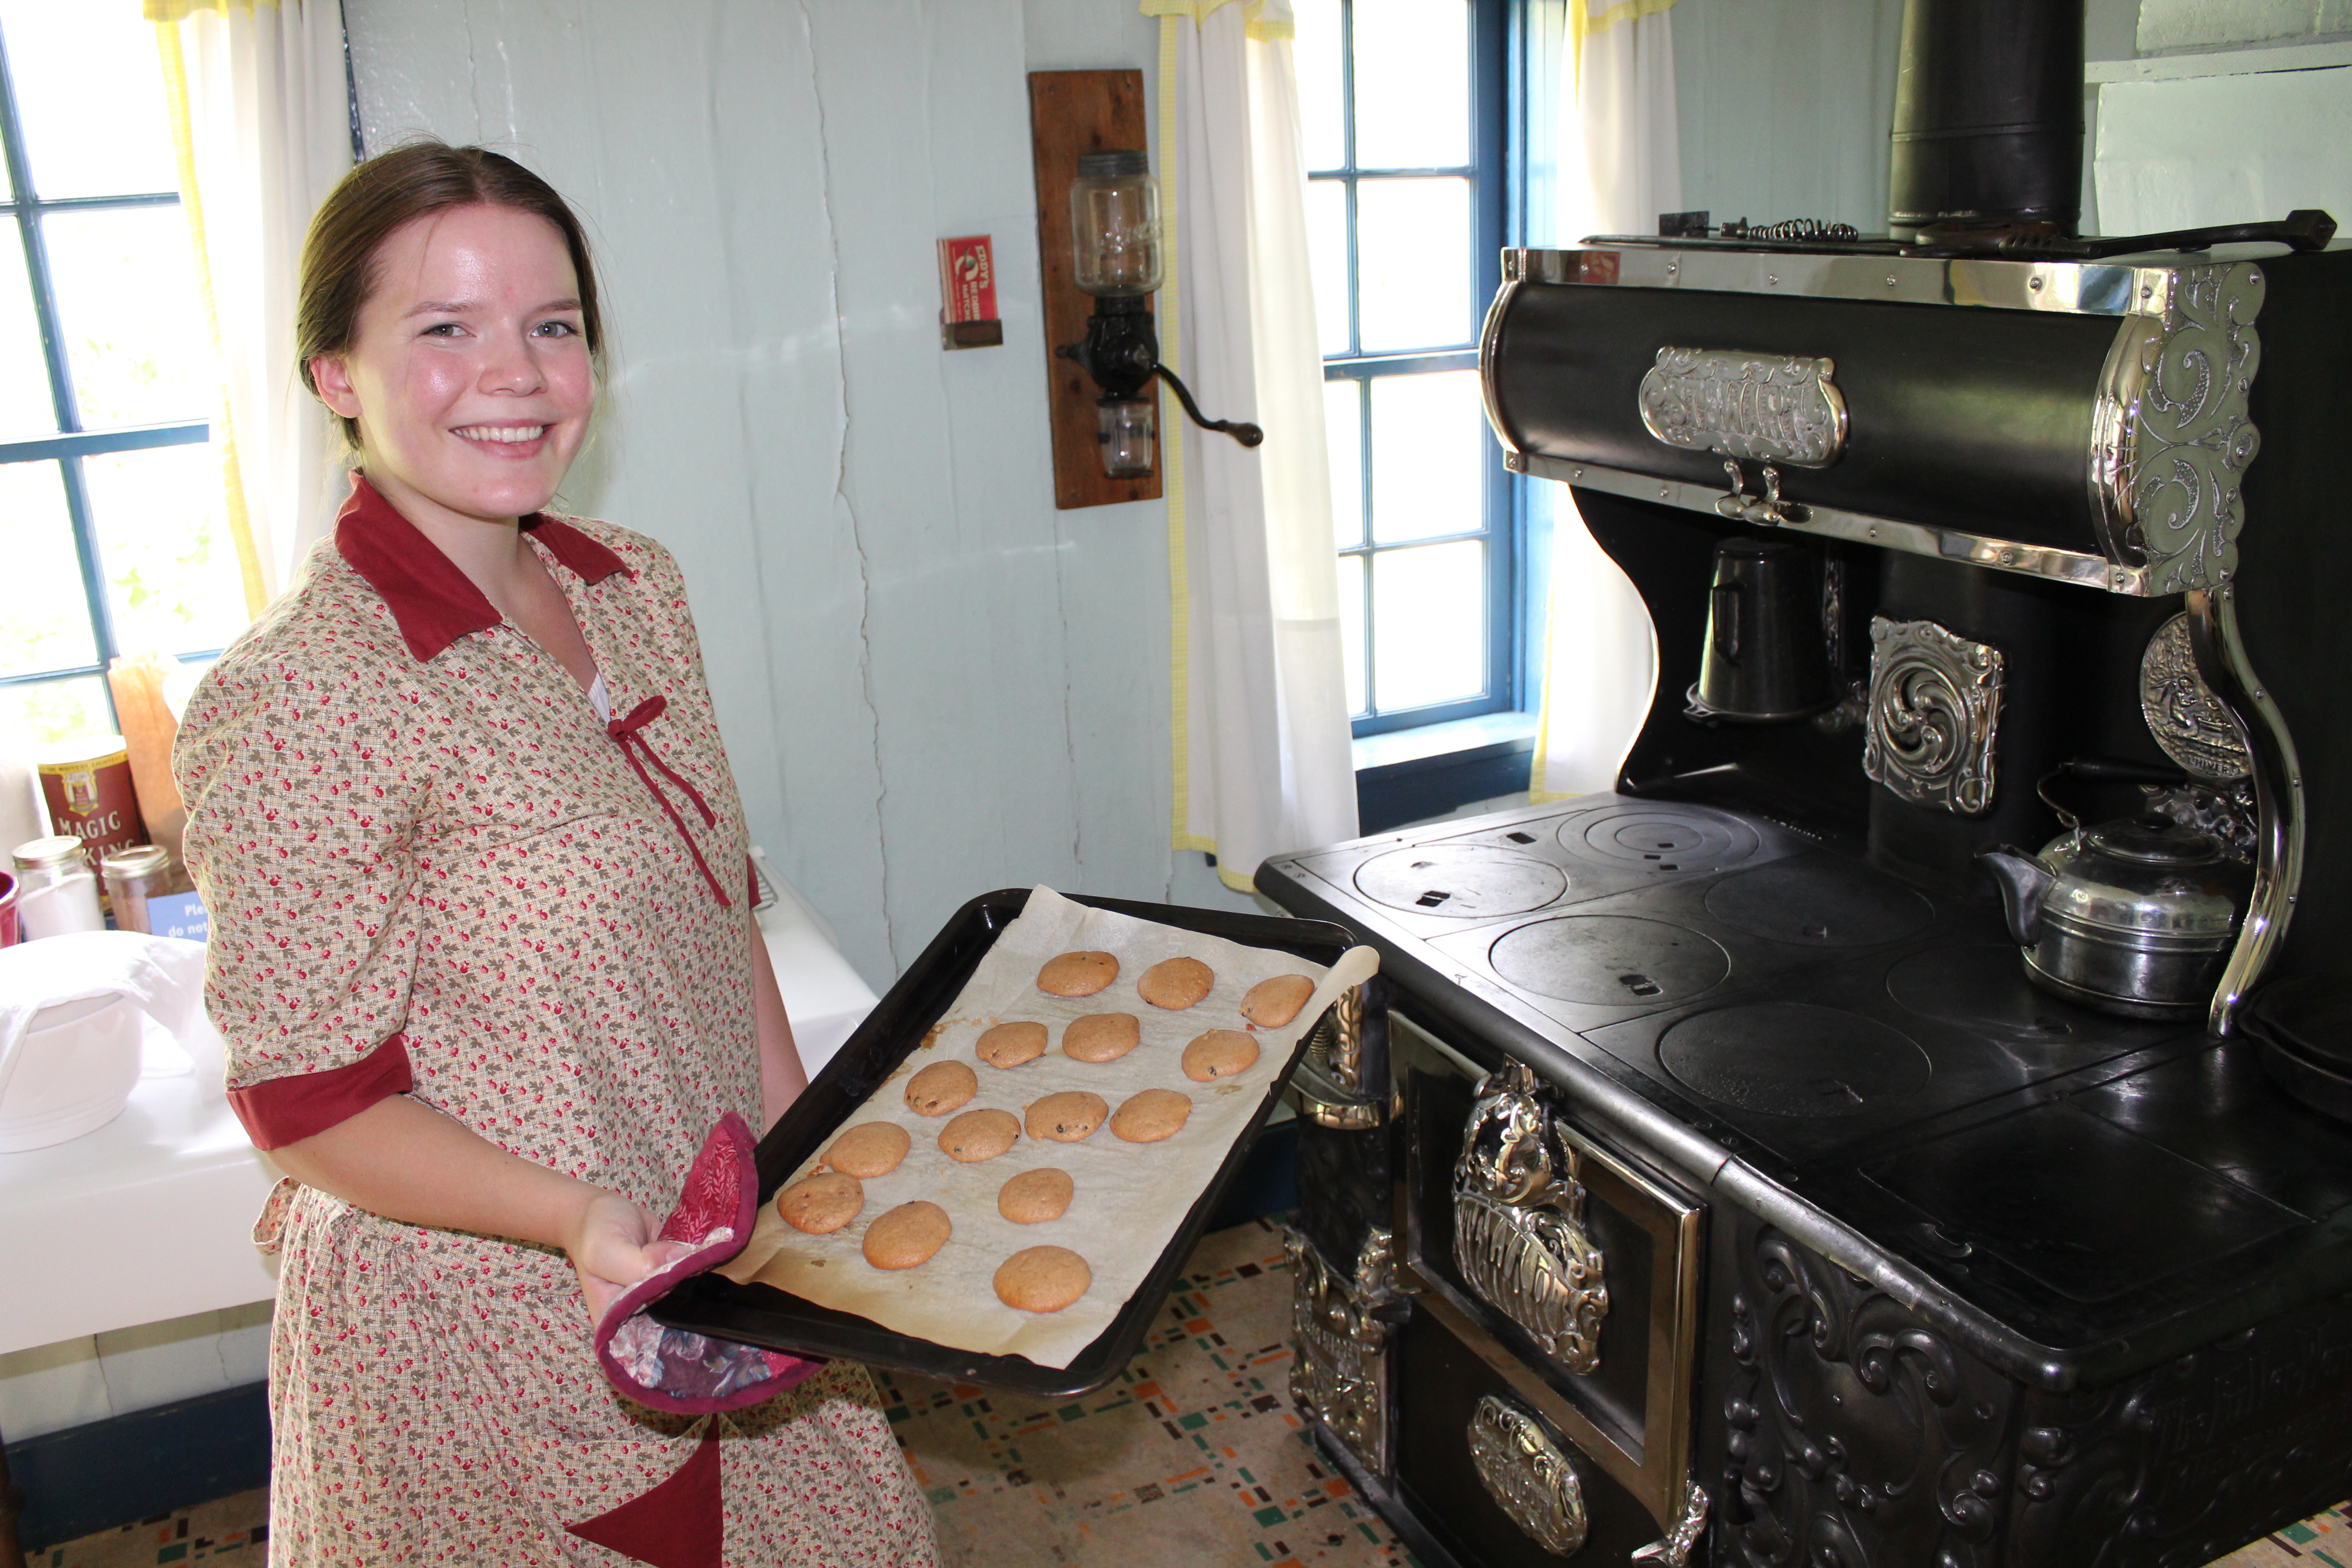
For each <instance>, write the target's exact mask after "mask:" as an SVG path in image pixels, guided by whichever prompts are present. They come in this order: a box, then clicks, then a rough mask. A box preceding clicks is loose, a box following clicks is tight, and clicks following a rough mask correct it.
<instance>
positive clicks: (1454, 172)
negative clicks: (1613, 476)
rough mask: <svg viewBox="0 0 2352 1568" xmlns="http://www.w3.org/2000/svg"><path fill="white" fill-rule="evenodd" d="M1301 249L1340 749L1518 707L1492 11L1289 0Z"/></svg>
mask: <svg viewBox="0 0 2352 1568" xmlns="http://www.w3.org/2000/svg"><path fill="white" fill-rule="evenodd" d="M1298 9H1299V40H1300V42H1299V69H1300V76H1301V98H1302V110H1303V112H1304V115H1305V117H1306V119H1307V122H1308V123H1307V127H1306V140H1307V161H1308V164H1309V170H1308V182H1309V184H1308V204H1309V218H1308V224H1309V230H1310V236H1311V240H1310V244H1311V246H1312V248H1313V250H1314V253H1315V254H1314V261H1315V268H1316V286H1317V294H1318V300H1317V307H1318V314H1319V315H1320V316H1321V318H1322V321H1321V331H1322V337H1323V347H1324V370H1323V374H1324V380H1325V384H1326V393H1327V398H1326V407H1327V411H1328V416H1329V433H1330V439H1331V450H1332V469H1333V472H1332V489H1333V510H1334V522H1335V526H1336V531H1337V532H1338V535H1339V569H1340V594H1341V599H1342V604H1343V624H1344V626H1345V635H1346V638H1347V643H1348V662H1349V700H1350V707H1351V709H1352V710H1353V725H1354V731H1355V733H1356V734H1358V735H1360V736H1361V735H1371V734H1379V733H1381V732H1384V731H1391V730H1398V729H1403V728H1407V727H1411V726H1417V725H1423V724H1430V723H1436V722H1440V721H1445V720H1449V719H1460V718H1467V717H1470V716H1472V715H1475V714H1481V713H1490V712H1495V711H1497V710H1506V709H1511V708H1515V707H1517V706H1519V705H1520V704H1521V700H1522V699H1523V697H1524V696H1525V695H1526V693H1525V692H1524V690H1523V687H1524V685H1525V677H1524V673H1523V666H1524V662H1525V660H1524V657H1523V656H1524V652H1525V647H1526V638H1527V630H1526V623H1527V619H1528V616H1527V614H1526V611H1525V608H1524V603H1525V598H1526V595H1525V593H1524V585H1523V584H1522V582H1521V580H1520V571H1521V562H1522V557H1523V554H1524V552H1523V550H1522V547H1521V540H1520V537H1519V536H1520V533H1521V531H1522V523H1521V521H1520V511H1521V509H1520V507H1519V505H1518V495H1517V490H1518V483H1519V481H1518V480H1517V478H1516V477H1515V476H1513V475H1512V474H1510V473H1509V472H1508V471H1507V470H1506V469H1505V468H1504V467H1503V464H1502V454H1501V452H1500V450H1499V449H1498V448H1497V447H1496V444H1495V442H1494V440H1493V438H1492V437H1491V436H1490V435H1489V434H1488V432H1487V430H1486V422H1485V419H1484V416H1483V415H1482V414H1481V412H1480V405H1479V400H1478V395H1477V364H1478V347H1477V342H1478V339H1477V334H1478V327H1479V322H1480V321H1481V319H1482V317H1483V315H1484V313H1485V309H1486V301H1487V300H1490V299H1492V298H1493V296H1494V293H1495V289H1496V286H1497V285H1498V284H1499V282H1500V280H1501V279H1500V256H1499V253H1500V251H1501V248H1502V247H1503V244H1504V243H1505V224H1506V221H1507V190H1508V180H1507V157H1508V149H1507V137H1506V129H1505V128H1506V123H1507V113H1506V110H1507V98H1508V92H1507V82H1508V76H1507V71H1508V61H1509V56H1510V45H1509V25H1510V16H1511V5H1510V3H1509V0H1302V4H1301V5H1300V6H1299V7H1298Z"/></svg>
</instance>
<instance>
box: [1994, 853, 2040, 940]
mask: <svg viewBox="0 0 2352 1568" xmlns="http://www.w3.org/2000/svg"><path fill="white" fill-rule="evenodd" d="M1977 864H1978V865H1979V867H1981V868H1983V869H1984V873H1985V875H1986V876H1988V877H1990V878H1991V879H1993V880H1994V881H1995V882H1996V883H1998V884H1999V885H2000V907H2001V909H2002V910H2003V911H2005V912H2006V913H2007V914H2008V916H2009V934H2010V938H2011V941H2013V942H2017V943H2018V944H2019V945H2020V946H2021V947H2031V946H2032V945H2033V943H2034V942H2035V941H2036V940H2037V939H2038V938H2039V937H2040V935H2041V931H2042V895H2043V894H2044V893H2047V892H2048V891H2049V890H2050V883H2051V881H2052V877H2051V872H2050V868H2049V867H2047V866H2045V865H2043V864H2042V862H2041V860H2039V859H2038V858H2035V857H2033V856H2032V855H2028V854H2027V853H2026V852H2025V851H2024V850H2022V849H2020V848H2018V847H2016V846H2015V845H2013V844H1990V845H1987V846H1986V847H1984V848H1982V849H1979V850H1978V851H1977Z"/></svg>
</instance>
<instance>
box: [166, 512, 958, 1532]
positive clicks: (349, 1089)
mask: <svg viewBox="0 0 2352 1568" xmlns="http://www.w3.org/2000/svg"><path fill="white" fill-rule="evenodd" d="M526 530H527V531H526V534H525V537H526V538H527V539H528V540H529V541H530V545H531V547H532V548H533V549H534V550H535V551H536V552H538V553H539V555H540V557H541V560H542V561H543V562H544V563H546V565H547V567H548V570H549V572H550V574H551V576H552V577H553V578H554V580H555V582H556V584H558V585H559V586H560V587H561V588H562V592H563V594H564V596H565V598H566V600H567V601H568V602H569V603H570V605H571V607H572V615H573V616H574V617H575V618H576V619H577V621H578V622H579V626H580V629H581V632H582V634H583V636H584V637H585V638H586V640H587V643H588V647H589V648H590V650H591V651H592V652H593V655H594V656H595V660H596V665H597V668H598V670H599V671H600V672H601V674H602V676H603V680H604V691H603V692H602V693H600V695H604V696H606V697H607V698H608V699H609V704H610V710H611V714H612V717H611V718H610V719H609V721H608V720H607V719H605V718H604V717H601V716H600V715H599V713H598V712H597V710H596V706H595V705H593V704H592V703H591V701H590V699H589V696H588V694H587V693H586V692H583V690H582V689H581V688H580V686H579V683H578V682H577V681H575V680H574V679H572V677H571V675H569V674H568V673H567V672H566V671H565V670H564V668H562V665H561V664H560V663H559V662H558V661H557V660H556V659H555V658H553V657H551V655H549V654H547V653H545V652H542V651H541V649H540V648H539V647H537V645H535V644H534V643H532V642H531V641H530V639H529V638H528V637H524V636H523V635H522V634H521V633H520V632H519V631H517V630H516V629H515V628H514V627H512V626H509V625H507V624H506V623H505V622H504V621H503V620H502V619H501V618H500V617H499V614H498V612H497V611H496V610H495V609H493V608H492V607H491V605H489V602H488V600H487V599H485V598H484V597H483V596H482V595H481V594H480V592H479V591H478V590H477V589H476V588H475V587H474V586H473V585H472V584H471V583H469V582H468V581H467V579H466V578H465V576H464V575H463V574H461V573H459V572H458V571H457V568H456V566H454V565H453V564H452V563H450V562H449V560H448V559H447V558H446V556H444V555H443V554H441V552H439V551H438V550H436V548H435V547H434V546H433V545H432V544H431V543H430V542H428V541H427V540H426V539H425V536H424V535H423V534H422V533H420V532H419V531H417V530H416V529H415V527H414V526H413V525H411V524H410V523H409V522H408V521H406V520H405V519H404V518H403V517H401V516H400V514H399V513H398V512H397V511H396V510H394V509H393V508H392V507H391V506H390V505H389V504H388V503H387V502H385V501H384V500H383V498H382V497H381V496H379V495H378V494H377V493H376V491H375V490H374V489H373V488H371V487H370V486H369V485H368V484H367V483H366V481H365V480H364V479H361V480H359V481H357V482H356V483H355V485H354V487H353V492H352V498H351V500H350V501H349V502H347V503H346V504H345V506H344V508H343V510H342V513H341V517H340V518H339V519H338V521H337V525H336V531H335V536H334V538H333V540H332V541H331V542H322V543H321V544H320V547H319V549H318V550H317V551H316V552H314V553H313V555H312V556H311V558H310V563H309V565H308V566H307V568H306V571H305V575H304V577H303V580H302V581H301V582H300V583H299V584H298V585H297V586H296V587H295V588H294V589H293V590H292V591H290V592H289V593H288V594H287V595H284V596H283V597H282V598H280V599H279V600H278V603H276V604H275V605H272V606H271V607H270V608H269V610H268V612H267V613H265V615H264V616H262V618H261V619H260V621H258V622H257V624H256V625H255V626H253V627H252V628H251V629H250V630H249V631H248V632H247V634H246V635H245V636H244V637H241V638H239V639H238V641H237V643H236V646H235V647H232V648H230V650H229V651H228V652H227V653H226V654H225V655H224V656H223V657H222V658H221V659H220V661H219V663H218V664H217V665H215V667H214V668H213V669H212V670H211V672H210V673H208V674H207V675H206V676H205V679H204V681H203V683H202V684H201V685H200V686H199V687H198V689H197V690H196V692H195V694H194V698H193V699H192V700H190V702H189V704H188V710H187V713H186V717H185V719H184V723H183V726H182V729H181V733H180V741H179V748H178V752H177V755H176V758H175V762H176V765H177V769H178V773H179V776H180V785H181V789H182V792H183V793H184V795H185V797H186V799H187V802H188V805H189V808H190V818H189V824H188V832H187V856H188V864H189V868H190V869H191V871H192V872H193V873H194V877H195V879H196V881H197V885H198V887H199V888H200V889H201V890H202V892H203V894H204V897H205V903H206V906H207V908H208V910H209V911H210V914H211V918H212V937H211V943H210V953H209V961H208V968H207V971H206V975H205V1000H206V1004H207V1006H208V1008H209V1010H210V1013H211V1016H212V1019H213V1022H214V1023H215V1026H218V1027H219V1029H220V1030H221V1032H222V1034H223V1035H224V1036H225V1037H226V1038H227V1040H228V1045H229V1068H228V1079H229V1088H230V1091H231V1099H232V1101H233V1103H234V1104H235V1105H236V1109H237V1111H238V1114H239V1115H240V1117H241V1118H242V1119H243V1120H244V1121H245V1124H246V1126H247V1130H248V1131H250V1132H251V1133H252V1135H253V1138H254V1141H255V1142H256V1143H257V1144H258V1145H259V1146H261V1147H262V1148H265V1149H268V1148H274V1147H278V1146H279V1145H282V1144H285V1143H289V1142H295V1141H298V1140H299V1139H302V1138H306V1137H309V1136H310V1135H311V1134H312V1133H315V1132H318V1131H322V1130H324V1129H326V1128H328V1127H331V1126H332V1125H334V1124H335V1123H336V1122H338V1121H341V1120H343V1119H344V1118H345V1117H348V1116H350V1115H352V1114H353V1113H354V1112H356V1111H358V1110H362V1109H364V1108H365V1107H366V1106H368V1105H370V1104H372V1103H373V1102H374V1101H375V1100H380V1099H383V1098H384V1097H385V1096H387V1095H392V1094H403V1093H404V1094H409V1095H413V1096H414V1097H415V1099H416V1100H420V1101H422V1102H423V1103H424V1104H425V1105H428V1106H431V1107H432V1108H433V1109H435V1110H439V1111H440V1112H442V1113H443V1114H445V1115H447V1116H450V1117H454V1118H456V1119H457V1121H461V1122H463V1123H465V1125H467V1127H469V1128H471V1129H473V1130H474V1131H476V1132H478V1133H479V1134H481V1136H482V1137H484V1138H486V1139H488V1140H489V1141H490V1142H493V1143H496V1144H497V1145H499V1147H500V1148H503V1149H506V1150H508V1151H509V1152H513V1153H515V1154H517V1155H520V1157H522V1158H523V1159H526V1160H532V1161H536V1162H538V1163H541V1164H543V1165H547V1166H551V1167H552V1168H554V1169H556V1170H560V1171H562V1172H565V1173H569V1174H571V1175H574V1176H577V1177H579V1178H580V1179H582V1180H583V1181H587V1182H592V1183H594V1184H597V1185H600V1186H604V1187H607V1188H610V1189H612V1190H614V1191H616V1192H619V1193H622V1194H625V1195H626V1196H628V1197H630V1198H633V1199H635V1201H636V1202H638V1203H639V1204H642V1205H645V1206H646V1209H648V1210H649V1211H651V1212H652V1213H653V1214H655V1215H661V1214H664V1213H667V1211H668V1209H669V1208H670V1206H671V1205H673V1204H674V1203H675V1202H676V1201H677V1194H678V1190H679V1186H680V1184H681V1182H682V1181H683V1179H684V1177H685V1174H686V1172H687V1169H688V1165H689V1164H690V1163H691V1162H692V1160H693V1158H694V1155H695V1152H696V1151H697V1149H698V1147H699V1146H700V1144H701V1142H702V1140H703V1138H704V1135H705V1134H706V1133H708V1132H709V1130H710V1129H711V1128H712V1126H713V1125H714V1124H716V1123H717V1122H718V1121H719V1118H720V1116H721V1115H722V1114H724V1113H725V1112H726V1111H728V1110H735V1111H738V1112H740V1113H741V1114H742V1115H744V1116H745V1117H746V1118H747V1119H748V1120H751V1121H753V1123H754V1124H755V1125H756V1124H757V1123H758V1118H759V1111H760V1104H761V1091H760V1069H759V1059H758V1046H757V1040H756V1037H755V1033H754V1025H753V1015H752V1001H751V952H750V928H749V924H748V922H749V921H750V919H751V914H750V905H749V900H748V899H747V897H746V893H747V889H746V886H745V884H746V881H747V878H746V876H745V869H746V867H747V866H748V863H749V862H748V858H747V854H746V843H745V830H744V824H743V814H742V808H741V805H740V801H739V800H738V799H737V796H736V792H735V786H734V783H733V780H732V778H731V777H730V773H729V772H728V766H727V758H726V753H725V752H724V751H723V750H722V748H721V747H720V744H719V729H718V724H717V721H716V720H715V718H714V716H713V714H712V710H711V703H710V697H709V690H708V689H707V688H706V686H705V683H704V679H703V668H702V658H701V652H700V649H699V647H698V643H697V641H696V637H695V631H694V624H693V621H692V619H691V618H690V616H688V612H687V602H686V591H685V585H684V583H683V581H682V580H681V578H680V576H679V574H678V570H677V563H675V562H674V561H672V560H671V558H670V556H669V555H668V553H667V552H665V551H664V550H663V549H662V548H661V547H660V546H659V545H657V544H655V543H654V542H652V541H650V540H647V539H645V538H643V537H641V536H639V535H637V534H635V533H631V532H629V531H626V530H624V529H620V528H615V527H613V526H612V525H610V524H606V523H600V522H591V521H581V520H576V519H559V518H553V517H548V516H541V517H537V518H533V519H529V520H526ZM265 1232H266V1233H267V1234H264V1233H265ZM257 1240H261V1241H264V1242H265V1243H266V1244H268V1243H274V1244H275V1245H276V1246H277V1247H278V1251H279V1257H280V1274H279V1281H278V1308H277V1318H276V1323H275V1327H274V1329H273V1331H272V1336H271V1342H270V1367H269V1398H270V1415H271V1421H272V1426H273V1433H274V1436H273V1443H274V1449H275V1451H274V1454H273V1462H272V1466H271V1500H270V1512H271V1520H270V1561H271V1562H272V1563H276V1564H287V1565H290V1564H301V1565H304V1568H309V1565H310V1564H338V1565H341V1564H383V1563H401V1564H407V1563H481V1564H498V1565H499V1568H522V1565H527V1564H530V1565H535V1564H559V1563H562V1564H571V1563H627V1562H632V1561H635V1562H644V1563H654V1564H656V1565H657V1568H718V1565H719V1564H722V1563H724V1564H730V1565H740V1568H755V1565H756V1568H765V1565H767V1564H800V1563H806V1564H812V1565H814V1564H820V1563H822V1564H826V1565H828V1568H830V1565H834V1564H853V1563H877V1564H881V1563H890V1564H897V1563H933V1562H935V1561H936V1552H935V1547H934V1544H933V1541H932V1535H931V1524H930V1517H929V1510H928V1509H927V1508H926V1506H925V1504H924V1502H923V1500H922V1498H921V1496H920V1495H919V1493H918V1491H917V1490H916V1489H915V1486H914V1482H913V1479H912V1477H911V1476H910V1475H909V1473H908V1468H907V1466H906V1462H905V1461H904V1459H903V1458H901V1457H900V1455H899V1453H898V1448H897V1446H896V1445H895V1443H894V1442H893V1441H892V1438H891V1435H890V1430H889V1426H888V1424H887V1421H885V1420H884V1419H883V1417H882V1415H881V1414H880V1412H879V1411H878V1409H877V1405H876V1402H875V1397H874V1393H873V1388H872V1384H871V1383H870V1382H869V1380H868V1378H867V1376H866V1373H865V1371H864V1370H863V1369H862V1368H859V1367H856V1366H849V1365H841V1364H835V1365H833V1366H830V1367H827V1368H825V1369H824V1371H823V1372H821V1373H818V1374H817V1375H816V1376H815V1377H814V1378H811V1379H810V1380H809V1381H807V1382H806V1383H803V1384H801V1385H800V1386H798V1387H797V1388H794V1389H793V1390H791V1391H790V1392H788V1393H786V1394H782V1395H780V1396H778V1397H777V1398H775V1399H773V1400H771V1401H769V1402H768V1403H766V1404H764V1405H755V1406H752V1407H751V1408H749V1409H746V1410H741V1411H738V1412H736V1413H734V1414H733V1415H723V1416H706V1417H700V1418H695V1417H687V1416H671V1415H657V1414H656V1413H655V1412H652V1411H650V1410H647V1409H646V1408H644V1407H642V1406H640V1405H635V1404H633V1403H631V1402H629V1401H627V1400H625V1399H624V1398H623V1397H622V1396H621V1395H619V1394H617V1393H615V1392H614V1390H613V1388H612V1387H611V1386H610V1385H609V1384H607V1383H606V1382H605V1380H604V1377H603V1375H602V1374H601V1373H599V1371H598V1369H597V1366H596V1364H595V1362H594V1360H593V1353H592V1351H591V1345H590V1327H591V1325H590V1323H589V1321H588V1317H587V1311H586V1309H585V1307H584V1305H583V1302H582V1300H581V1297H580V1289H579V1286H578V1283H577V1279H576V1277H575V1276H574V1274H573V1272H572V1266H571V1264H570V1263H569V1261H568V1260H567V1259H566V1258H564V1257H563V1255H562V1253H561V1252H559V1251H556V1250H554V1249H551V1248H548V1247H538V1246H533V1245H529V1244H525V1243H521V1242H516V1241H510V1240H504V1239H500V1238H498V1237H484V1236H473V1235H467V1234H460V1233H457V1232H453V1231H446V1230H436V1229H431V1228H428V1227H425V1226H415V1225H406V1224H402V1223H399V1222H396V1221H394V1220H389V1219H385V1218H383V1217H382V1216H380V1215H373V1214H370V1213H368V1212H366V1211H364V1210H362V1209H359V1208H355V1207H353V1206H352V1205H349V1204H346V1203H343V1202H341V1201H340V1200H339V1199H336V1198H334V1197H331V1196H330V1195H328V1194H325V1193H323V1192H319V1191H316V1190H313V1189H310V1188H304V1187H299V1186H294V1185H292V1184H285V1185H283V1186H281V1190H280V1193H279V1194H278V1195H277V1196H276V1197H275V1198H273V1201H272V1204H271V1206H270V1210H269V1211H268V1214H267V1215H265V1219H264V1224H263V1230H262V1231H261V1232H257Z"/></svg>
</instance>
